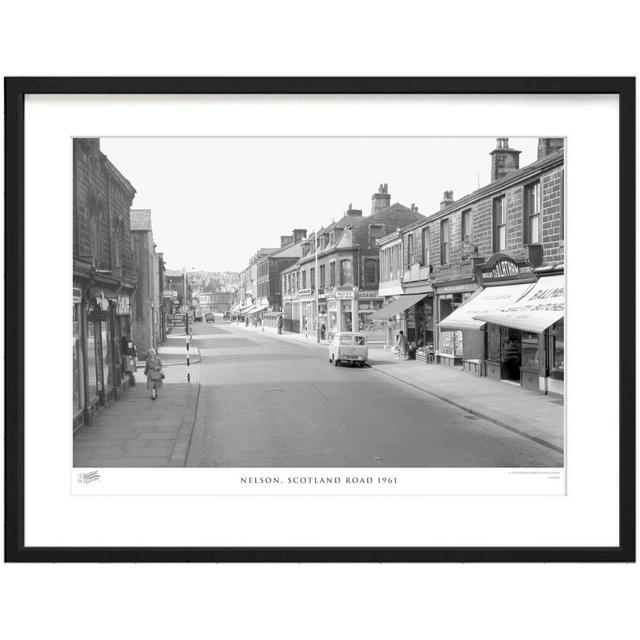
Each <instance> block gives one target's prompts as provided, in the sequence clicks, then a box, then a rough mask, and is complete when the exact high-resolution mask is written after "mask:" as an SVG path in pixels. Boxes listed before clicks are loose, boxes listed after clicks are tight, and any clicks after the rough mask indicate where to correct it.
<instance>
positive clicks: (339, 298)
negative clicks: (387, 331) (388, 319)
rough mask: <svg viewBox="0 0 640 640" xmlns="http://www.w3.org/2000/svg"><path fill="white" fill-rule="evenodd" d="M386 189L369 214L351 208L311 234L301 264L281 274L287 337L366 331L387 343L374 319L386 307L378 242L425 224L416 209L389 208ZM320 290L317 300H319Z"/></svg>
mask: <svg viewBox="0 0 640 640" xmlns="http://www.w3.org/2000/svg"><path fill="white" fill-rule="evenodd" d="M390 203H391V196H390V194H389V189H388V186H387V185H386V184H381V185H380V187H379V189H378V191H377V192H376V193H374V194H373V196H372V198H371V214H370V215H363V213H362V210H361V209H354V208H353V207H352V206H351V205H349V207H348V209H347V211H346V212H345V213H344V215H343V216H342V217H341V218H340V219H339V220H337V221H333V222H331V224H329V225H327V226H326V227H323V228H321V229H319V230H318V231H317V232H315V233H313V234H311V235H310V236H309V237H308V238H307V239H306V241H305V242H303V244H302V254H303V255H302V257H301V258H300V260H299V261H298V262H297V263H296V264H295V265H293V266H292V267H289V268H288V269H285V270H284V271H283V272H282V297H283V311H284V318H283V325H284V329H285V330H287V331H294V332H300V333H307V334H309V333H310V334H317V335H318V336H319V337H320V339H325V338H326V337H327V336H328V335H329V333H331V332H337V331H366V332H368V333H369V338H370V339H371V340H375V339H383V335H382V333H381V331H382V329H381V328H380V326H379V325H380V323H372V322H371V314H373V313H374V311H376V310H377V309H379V308H381V307H382V304H383V299H382V298H381V297H380V295H379V292H378V278H379V274H380V262H379V247H378V239H380V238H382V237H384V236H385V235H387V234H388V233H389V231H392V230H395V229H398V228H401V227H406V226H407V225H409V224H411V223H416V222H418V221H420V220H423V216H421V215H420V214H419V213H418V210H417V208H416V207H415V206H414V205H412V206H411V207H406V206H404V205H402V204H400V203H395V204H393V205H392V204H390ZM316 288H317V295H316Z"/></svg>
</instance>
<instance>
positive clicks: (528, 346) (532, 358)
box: [522, 331, 540, 369]
mask: <svg viewBox="0 0 640 640" xmlns="http://www.w3.org/2000/svg"><path fill="white" fill-rule="evenodd" d="M522 366H523V367H525V368H527V369H539V368H540V361H539V360H538V334H537V333H528V332H526V331H523V332H522Z"/></svg>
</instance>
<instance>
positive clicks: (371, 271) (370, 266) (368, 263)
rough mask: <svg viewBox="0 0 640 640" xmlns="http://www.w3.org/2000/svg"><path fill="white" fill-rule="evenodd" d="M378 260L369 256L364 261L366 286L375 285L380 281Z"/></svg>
mask: <svg viewBox="0 0 640 640" xmlns="http://www.w3.org/2000/svg"><path fill="white" fill-rule="evenodd" d="M376 270H377V269H376V261H375V260H372V259H370V258H367V259H366V260H365V261H364V286H365V287H367V286H369V287H370V286H375V285H376V284H377V282H378V279H377V277H376V275H377V274H376Z"/></svg>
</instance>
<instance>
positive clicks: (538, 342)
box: [377, 138, 564, 393]
mask: <svg viewBox="0 0 640 640" xmlns="http://www.w3.org/2000/svg"><path fill="white" fill-rule="evenodd" d="M563 143H564V141H563V139H561V138H541V139H540V140H539V144H538V158H537V160H536V161H535V162H533V163H531V164H529V165H527V166H525V167H522V168H521V167H520V166H519V154H520V152H519V151H517V150H515V149H512V148H510V147H509V141H508V139H507V138H498V140H497V145H496V148H495V149H494V150H493V151H491V178H492V181H491V182H490V183H489V184H488V185H486V186H484V187H482V188H480V189H478V190H477V191H474V192H473V193H470V194H468V195H465V196H463V197H461V198H459V199H458V200H454V198H453V193H452V192H451V191H445V192H444V198H443V200H442V202H441V204H440V209H439V210H438V211H437V212H435V213H433V214H431V215H429V216H428V217H427V218H426V220H424V221H421V222H418V223H415V224H412V225H410V226H408V227H405V228H403V229H402V230H401V231H400V232H398V233H394V234H390V235H388V236H386V237H385V238H383V239H382V240H381V256H382V262H383V276H382V278H381V283H380V292H381V294H383V295H386V296H387V302H388V303H389V304H388V305H387V306H385V308H384V309H383V310H381V311H380V312H379V313H378V314H377V317H379V318H385V319H386V320H387V321H388V322H389V327H390V330H389V335H390V338H391V340H392V339H393V337H394V336H395V334H396V333H397V331H398V330H399V329H403V330H404V331H405V332H406V334H407V336H408V338H409V340H410V341H411V342H412V343H413V344H414V345H415V347H416V348H418V349H420V352H421V353H423V354H425V355H426V356H427V357H429V358H433V359H434V360H436V361H437V362H439V363H441V364H449V365H454V366H459V365H463V366H464V367H465V368H466V369H471V370H473V371H474V372H476V373H478V374H482V375H487V376H490V377H494V378H496V379H501V380H506V381H509V382H513V383H516V384H521V385H522V386H524V387H528V388H533V389H540V390H541V391H544V392H553V393H562V392H563V383H562V381H563V378H564V320H563V318H564V275H563V273H564V270H563V261H564V187H563V185H564V150H563ZM537 287H543V288H544V289H545V290H547V293H546V294H545V295H547V296H549V297H550V298H553V299H554V300H553V303H550V306H553V307H554V308H555V309H558V310H560V311H559V313H556V314H555V315H554V314H550V315H549V318H550V322H549V324H548V325H546V326H544V327H541V325H539V322H544V321H543V320H542V318H539V319H538V318H534V317H533V316H532V317H531V318H530V319H529V320H528V321H527V322H522V323H520V324H519V323H518V322H514V321H513V319H512V318H510V314H509V313H508V312H507V308H508V307H509V305H511V306H513V305H514V304H515V303H516V302H518V301H520V303H521V302H522V301H523V300H525V299H526V298H527V296H530V295H531V296H539V295H542V293H541V291H540V290H539V289H538V288H537ZM530 306H532V307H533V306H534V305H530ZM534 315H535V314H534ZM482 318H485V319H484V320H483V319H482ZM489 319H491V320H493V321H492V322H489V321H488V320H489ZM516 325H517V326H516Z"/></svg>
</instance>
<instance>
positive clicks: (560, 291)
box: [475, 275, 564, 333]
mask: <svg viewBox="0 0 640 640" xmlns="http://www.w3.org/2000/svg"><path fill="white" fill-rule="evenodd" d="M563 317H564V275H562V276H546V277H542V278H540V280H538V282H536V283H535V284H534V285H533V287H531V289H529V291H527V293H526V294H525V295H523V296H522V297H521V298H520V299H519V300H516V301H515V302H513V303H511V304H508V305H504V306H503V307H501V308H500V309H497V310H496V311H493V312H489V313H481V314H478V315H477V316H475V319H476V320H482V321H483V322H491V323H493V324H499V325H502V326H503V327H511V328H512V329H520V330H521V331H530V332H532V333H542V332H543V331H544V330H545V329H547V328H548V327H550V326H551V325H552V324H553V323H554V322H557V321H558V320H560V318H563Z"/></svg>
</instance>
